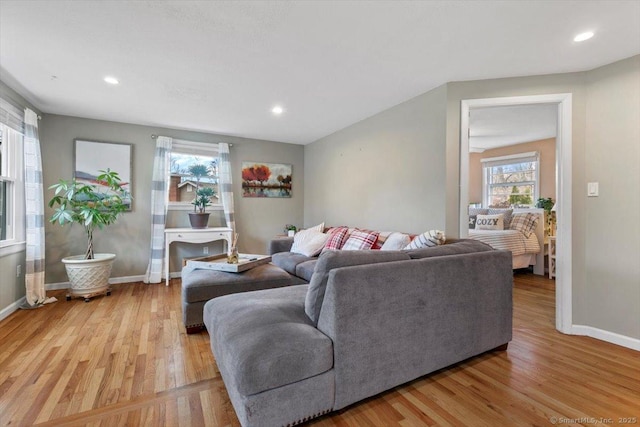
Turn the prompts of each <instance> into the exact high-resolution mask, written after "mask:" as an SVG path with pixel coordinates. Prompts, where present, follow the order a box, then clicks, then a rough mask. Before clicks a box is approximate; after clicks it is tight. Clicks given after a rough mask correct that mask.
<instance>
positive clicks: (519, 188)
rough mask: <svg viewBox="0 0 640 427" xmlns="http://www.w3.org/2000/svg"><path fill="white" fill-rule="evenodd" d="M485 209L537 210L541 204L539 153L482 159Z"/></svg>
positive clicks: (483, 202) (483, 203)
mask: <svg viewBox="0 0 640 427" xmlns="http://www.w3.org/2000/svg"><path fill="white" fill-rule="evenodd" d="M481 161H482V171H483V189H484V194H483V200H482V205H483V206H485V207H491V208H507V207H511V206H513V207H519V206H534V205H535V203H536V200H538V192H539V187H538V181H539V158H538V153H537V152H530V153H522V154H514V155H510V156H503V157H492V158H487V159H482V160H481Z"/></svg>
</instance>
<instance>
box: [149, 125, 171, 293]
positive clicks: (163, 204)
mask: <svg viewBox="0 0 640 427" xmlns="http://www.w3.org/2000/svg"><path fill="white" fill-rule="evenodd" d="M172 144H173V139H171V138H168V137H166V136H159V137H158V139H157V140H156V154H155V156H154V160H153V178H152V182H151V254H150V255H149V265H148V267H147V273H146V274H145V276H144V282H145V283H160V282H161V281H162V262H163V261H164V225H165V222H166V219H167V206H168V205H169V191H168V188H169V185H168V180H169V166H170V155H171V146H172Z"/></svg>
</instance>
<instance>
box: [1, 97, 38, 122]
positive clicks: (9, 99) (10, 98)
mask: <svg viewBox="0 0 640 427" xmlns="http://www.w3.org/2000/svg"><path fill="white" fill-rule="evenodd" d="M1 96H2V98H3V99H4V100H5V101H7V102H8V103H9V104H11V105H13V106H14V107H15V108H17V109H18V110H26V109H27V108H29V109H30V110H31V107H23V106H22V104H21V103H20V102H18V101H16V100H15V99H14V98H13V97H12V96H11V95H9V94H8V93H6V92H5V93H3V94H2V95H1ZM31 111H33V110H31ZM34 113H35V111H34ZM38 120H42V117H41V116H40V114H38Z"/></svg>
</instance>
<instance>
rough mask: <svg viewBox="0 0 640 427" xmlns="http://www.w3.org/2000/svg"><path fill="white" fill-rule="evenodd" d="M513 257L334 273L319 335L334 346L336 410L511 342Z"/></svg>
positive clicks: (479, 256) (496, 254)
mask: <svg viewBox="0 0 640 427" xmlns="http://www.w3.org/2000/svg"><path fill="white" fill-rule="evenodd" d="M512 286H513V272H512V270H511V253H510V252H508V251H490V252H479V253H471V254H463V255H451V256H441V257H434V258H425V259H419V260H410V261H397V262H389V263H383V264H371V265H365V266H354V267H343V268H338V269H335V270H332V271H331V273H330V277H329V281H328V283H327V290H326V294H325V297H324V301H323V304H322V309H321V312H320V318H319V321H318V329H320V331H322V332H323V333H324V334H326V335H327V336H329V338H331V339H332V340H333V343H334V369H335V380H336V391H335V403H334V409H341V408H344V407H345V406H347V405H350V404H352V403H354V402H357V401H359V400H362V399H364V398H367V397H369V396H373V395H375V394H378V393H380V392H382V391H385V390H388V389H390V388H393V387H395V386H398V385H400V384H403V383H405V382H408V381H411V380H413V379H415V378H418V377H420V376H423V375H426V374H428V373H430V372H433V371H436V370H438V369H441V368H444V367H447V366H449V365H451V364H454V363H457V362H460V361H462V360H464V359H467V358H469V357H472V356H475V355H478V354H481V353H483V352H485V351H488V350H491V349H494V348H496V347H498V346H500V345H502V344H505V343H508V342H509V341H510V340H511V336H512V335H511V334H512V332H511V327H512V309H513V305H512Z"/></svg>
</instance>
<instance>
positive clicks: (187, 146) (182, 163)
mask: <svg viewBox="0 0 640 427" xmlns="http://www.w3.org/2000/svg"><path fill="white" fill-rule="evenodd" d="M196 187H198V188H211V189H212V190H213V194H214V195H213V197H211V206H209V207H208V208H207V209H208V210H211V209H216V208H217V207H218V208H220V209H221V208H222V204H221V203H222V202H221V200H220V191H219V186H218V145H217V144H207V143H204V142H190V141H180V140H174V141H173V145H172V148H171V164H170V171H169V209H171V210H190V209H193V205H192V204H191V202H192V201H193V200H194V199H195V197H196V193H195V192H196Z"/></svg>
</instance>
